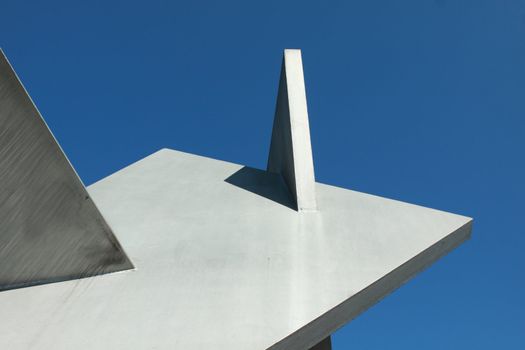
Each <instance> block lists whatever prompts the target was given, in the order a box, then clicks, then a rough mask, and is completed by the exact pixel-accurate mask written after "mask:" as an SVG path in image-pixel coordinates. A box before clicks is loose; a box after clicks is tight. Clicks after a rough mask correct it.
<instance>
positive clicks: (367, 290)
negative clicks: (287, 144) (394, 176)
mask: <svg viewBox="0 0 525 350" xmlns="http://www.w3.org/2000/svg"><path fill="white" fill-rule="evenodd" d="M88 191H89V193H90V195H91V197H92V199H93V200H94V202H95V203H96V205H97V206H98V208H99V209H100V211H101V212H102V213H103V215H104V217H105V219H106V221H107V222H108V224H109V225H110V227H111V228H112V230H113V232H114V233H115V235H116V236H117V238H118V240H119V241H120V243H121V245H122V247H123V248H124V250H125V251H126V253H127V255H128V256H129V258H130V259H131V261H132V262H133V264H134V266H135V267H136V269H135V270H129V271H123V272H117V273H112V274H107V275H103V276H97V277H91V278H84V279H79V280H71V281H66V282H59V283H53V284H47V285H41V286H35V287H31V288H22V289H16V290H10V291H5V292H2V293H0V310H1V314H2V326H1V328H0V329H1V336H0V348H2V349H28V348H39V349H68V350H69V349H80V350H82V349H146V348H147V349H167V348H172V349H224V350H232V349H239V350H246V349H272V350H275V349H288V350H290V349H291V350H293V349H298V350H305V349H308V348H309V347H311V346H313V345H315V344H316V343H318V342H320V341H321V340H323V339H324V338H326V337H327V336H328V335H329V334H331V333H332V332H333V331H335V330H336V329H337V328H339V327H340V326H342V325H344V324H345V323H346V322H348V321H349V320H351V319H352V318H354V317H355V316H357V315H358V314H359V313H361V312H362V311H364V310H366V308H368V307H369V306H371V305H372V304H374V303H375V302H377V301H378V300H379V299H380V298H382V297H384V296H385V295H386V294H388V293H390V292H391V291H392V290H394V289H395V288H397V287H399V286H400V285H401V284H402V283H404V282H405V281H406V280H407V279H409V278H410V277H412V276H413V275H414V274H416V273H417V272H418V271H420V270H421V269H423V268H425V267H426V266H428V265H429V264H430V263H432V262H434V261H435V260H437V259H438V258H439V257H441V256H442V255H444V254H446V253H447V252H449V251H450V250H452V249H453V248H454V247H456V246H457V245H459V244H460V243H461V242H463V241H464V240H465V239H467V238H468V237H469V235H470V229H471V219H470V218H467V217H464V216H460V215H455V214H450V213H446V212H443V211H439V210H434V209H428V208H424V207H421V206H416V205H412V204H407V203H403V202H399V201H395V200H390V199H385V198H381V197H377V196H373V195H369V194H364V193H359V192H355V191H350V190H346V189H342V188H337V187H333V186H328V185H324V184H319V183H316V195H317V207H318V211H315V212H303V213H298V212H297V211H295V210H294V209H293V201H292V199H291V197H290V194H289V193H288V191H287V189H286V186H285V185H284V183H283V182H282V180H281V177H280V176H278V175H275V174H270V173H267V172H265V171H261V170H256V169H252V168H247V167H243V166H241V165H237V164H232V163H228V162H224V161H218V160H214V159H209V158H204V157H200V156H195V155H191V154H187V153H182V152H177V151H172V150H167V149H164V150H161V151H159V152H157V153H155V154H153V155H151V156H149V157H147V158H145V159H143V160H140V161H139V162H137V163H135V164H132V165H131V166H129V167H127V168H125V169H123V170H121V171H119V172H117V173H115V174H113V175H111V176H109V177H107V178H105V179H103V180H101V181H99V182H97V183H96V184H94V185H92V186H90V187H89V188H88Z"/></svg>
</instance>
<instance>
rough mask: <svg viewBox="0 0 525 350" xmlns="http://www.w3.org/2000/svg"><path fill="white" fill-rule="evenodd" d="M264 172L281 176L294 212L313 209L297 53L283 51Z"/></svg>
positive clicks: (307, 132)
mask: <svg viewBox="0 0 525 350" xmlns="http://www.w3.org/2000/svg"><path fill="white" fill-rule="evenodd" d="M267 170H268V171H270V172H274V173H279V174H281V175H282V176H283V178H284V181H285V182H286V185H287V186H288V188H289V190H290V192H291V193H292V195H293V197H294V199H295V201H296V204H297V210H298V211H305V210H306V211H310V210H316V209H317V203H316V198H315V175H314V164H313V158H312V146H311V143H310V127H309V124H308V110H307V106H306V91H305V86H304V76H303V62H302V59H301V50H288V49H287V50H284V58H283V63H282V68H281V78H280V81H279V92H278V94H277V106H276V109H275V117H274V122H273V131H272V141H271V144H270V154H269V157H268V166H267Z"/></svg>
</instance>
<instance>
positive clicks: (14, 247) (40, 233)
mask: <svg viewBox="0 0 525 350" xmlns="http://www.w3.org/2000/svg"><path fill="white" fill-rule="evenodd" d="M132 267H133V266H132V264H131V262H130V261H129V260H128V258H127V257H126V255H125V253H124V252H123V249H122V248H121V246H120V245H119V243H118V242H117V239H116V238H115V236H114V235H113V233H112V231H111V229H110V228H109V226H108V225H107V223H106V222H105V220H104V218H103V217H102V215H101V214H100V212H99V211H98V209H97V208H96V206H95V204H94V203H93V201H92V200H91V198H90V196H89V195H88V193H87V191H86V189H85V188H84V185H83V184H82V182H81V180H80V179H79V178H78V176H77V174H76V173H75V171H74V169H73V167H72V166H71V164H70V163H69V161H68V159H67V158H66V156H65V155H64V154H63V152H62V150H61V149H60V146H59V145H58V143H57V142H56V140H55V138H54V137H53V135H52V133H51V132H50V130H49V129H48V127H47V125H46V124H45V122H44V120H43V119H42V117H41V116H40V114H39V112H38V110H37V109H36V107H35V105H34V104H33V102H32V101H31V98H30V97H29V95H28V94H27V92H26V91H25V89H24V87H23V86H22V84H21V83H20V81H19V80H18V78H17V76H16V74H15V72H14V71H13V69H12V68H11V66H10V64H9V62H8V61H7V58H6V57H5V55H4V54H3V52H1V51H0V290H2V289H10V288H16V287H23V286H28V285H34V284H41V283H46V282H53V281H60V280H66V279H70V278H81V277H86V276H92V275H97V274H103V273H107V272H112V271H119V270H124V269H130V268H132Z"/></svg>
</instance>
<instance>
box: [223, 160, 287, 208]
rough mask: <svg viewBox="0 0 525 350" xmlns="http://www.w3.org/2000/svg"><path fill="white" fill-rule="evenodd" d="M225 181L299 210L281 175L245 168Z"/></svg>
mask: <svg viewBox="0 0 525 350" xmlns="http://www.w3.org/2000/svg"><path fill="white" fill-rule="evenodd" d="M224 181H225V182H227V183H229V184H231V185H234V186H237V187H239V188H242V189H243V190H246V191H249V192H251V193H254V194H257V195H259V196H261V197H265V198H268V199H270V200H272V201H274V202H276V203H279V204H281V205H284V206H285V207H288V208H290V209H292V210H297V206H296V204H295V201H294V200H293V198H292V195H291V193H290V191H289V190H288V187H287V186H286V184H285V182H284V180H283V178H282V176H281V175H280V174H276V173H270V172H268V171H264V170H260V169H255V168H250V167H247V166H245V167H243V168H241V169H240V170H238V171H236V172H235V173H233V174H232V175H231V176H229V177H228V178H227V179H225V180H224Z"/></svg>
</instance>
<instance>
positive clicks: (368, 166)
mask: <svg viewBox="0 0 525 350" xmlns="http://www.w3.org/2000/svg"><path fill="white" fill-rule="evenodd" d="M0 8H1V16H0V18H1V20H0V46H1V47H2V48H3V49H4V51H5V53H6V54H7V55H8V57H9V59H10V60H11V62H12V64H13V65H14V67H15V69H16V70H17V72H18V74H19V76H20V77H21V79H22V81H23V82H24V84H25V86H26V88H27V89H28V90H29V92H30V94H31V95H32V97H33V99H34V100H35V102H36V104H37V105H38V107H39V109H40V111H41V112H42V114H43V115H44V117H45V118H46V121H47V122H48V124H49V126H50V127H51V128H52V130H53V132H54V133H55V135H56V137H57V138H58V140H59V142H60V143H61V145H62V147H63V148H64V150H65V151H66V153H67V154H68V156H69V158H70V160H71V161H72V163H73V164H74V166H75V167H76V169H77V171H78V172H79V174H80V176H81V177H82V179H83V180H84V182H85V183H86V184H91V183H93V182H95V181H97V180H99V179H101V178H103V177H105V176H107V175H109V174H111V173H113V172H114V171H116V170H118V169H120V168H122V167H123V166H126V165H128V164H130V163H132V162H134V161H136V160H138V159H140V158H142V157H144V156H146V155H148V154H150V153H152V152H154V151H156V150H158V149H160V148H163V147H169V148H174V149H178V150H183V151H188V152H191V153H197V154H201V155H205V156H210V157H214V158H219V159H224V160H228V161H232V162H236V163H241V164H246V165H249V166H253V167H258V168H264V167H265V164H266V158H267V152H268V147H269V142H270V133H271V127H272V120H273V112H274V108H275V96H276V93H277V84H278V77H279V70H280V64H281V59H282V56H281V55H282V50H283V49H284V48H301V49H302V50H303V62H304V70H305V77H306V86H307V95H308V103H309V112H310V126H311V134H312V144H313V152H314V161H315V171H316V177H317V180H318V181H319V182H324V183H329V184H334V185H337V186H342V187H346V188H351V189H355V190H359V191H363V192H368V193H373V194H377V195H382V196H386V197H390V198H395V199H399V200H403V201H408V202H412V203H416V204H420V205H424V206H429V207H433V208H438V209H442V210H446V211H451V212H455V213H460V214H464V215H468V216H472V217H474V218H475V225H474V232H473V238H472V239H471V240H470V241H468V242H467V243H466V244H464V245H463V246H461V247H460V248H459V249H457V250H456V251H454V252H452V253H451V254H449V255H448V256H446V257H445V258H443V259H442V260H440V261H439V262H437V263H436V264H435V265H433V266H432V267H431V268H429V269H428V270H426V271H425V272H423V273H422V274H420V275H418V276H417V277H416V278H415V279H413V280H412V281H410V282H409V283H408V284H406V285H405V286H403V287H402V288H400V289H399V290H398V291H396V292H395V293H393V294H392V295H390V296H389V297H387V298H386V299H384V300H383V301H381V302H380V303H379V304H377V305H375V306H374V307H372V308H371V309H370V310H369V311H368V312H366V313H364V314H363V315H361V316H360V317H358V318H357V319H356V320H355V321H353V322H352V323H350V324H349V325H347V326H345V327H344V328H342V329H341V330H339V331H338V332H337V333H335V335H334V338H333V342H334V349H421V348H423V349H495V348H502V349H523V348H525V318H524V316H523V313H524V312H525V298H524V295H525V254H524V246H525V232H524V231H525V229H524V225H523V220H522V218H523V210H524V205H523V198H524V197H525V157H524V151H525V3H524V2H523V1H511V0H508V1H507V0H505V1H504V0H494V1H482V0H477V1H475V0H464V1H457V0H433V1H431V0H417V1H416V0H414V1H374V0H372V1H364V0H363V1H340V2H331V1H322V2H320V1H319V2H311V1H282V0H281V1H259V2H251V1H237V2H234V1H216V2H205V1H193V2H187V3H185V2H176V1H151V0H150V1H147V2H146V1H130V0H128V1H83V2H80V1H78V2H76V3H75V2H74V1H50V0H49V1H45V2H44V1H41V2H36V1H35V2H31V1H6V0H2V2H1V6H0Z"/></svg>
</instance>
